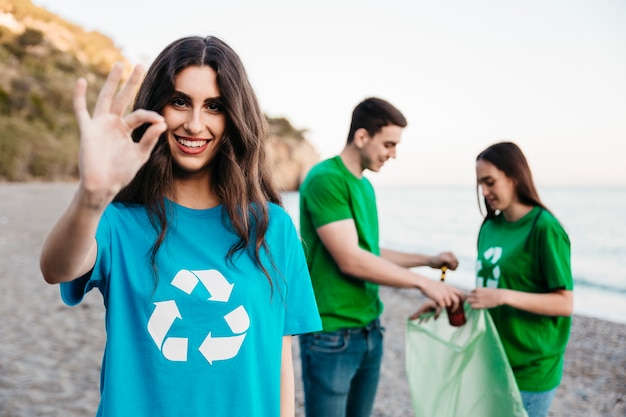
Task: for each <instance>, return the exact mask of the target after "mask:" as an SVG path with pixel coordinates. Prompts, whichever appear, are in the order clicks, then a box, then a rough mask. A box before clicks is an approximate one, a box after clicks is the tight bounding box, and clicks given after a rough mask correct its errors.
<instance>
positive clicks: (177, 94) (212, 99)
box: [172, 90, 222, 104]
mask: <svg viewBox="0 0 626 417" xmlns="http://www.w3.org/2000/svg"><path fill="white" fill-rule="evenodd" d="M172 97H181V98H184V99H185V100H188V101H192V99H191V97H190V96H189V95H188V94H186V93H183V92H182V91H178V90H174V92H173V93H172ZM216 101H219V102H221V101H222V96H216V97H208V98H206V99H205V100H204V104H206V103H212V102H216Z"/></svg>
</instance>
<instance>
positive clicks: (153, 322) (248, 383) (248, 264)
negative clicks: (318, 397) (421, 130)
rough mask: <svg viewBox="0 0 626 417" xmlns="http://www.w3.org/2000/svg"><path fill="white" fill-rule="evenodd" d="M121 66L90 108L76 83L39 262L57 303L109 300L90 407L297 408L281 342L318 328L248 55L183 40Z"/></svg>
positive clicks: (129, 411) (263, 415) (167, 412)
mask: <svg viewBox="0 0 626 417" xmlns="http://www.w3.org/2000/svg"><path fill="white" fill-rule="evenodd" d="M121 76H122V67H121V65H116V66H115V67H114V68H113V70H112V71H111V73H110V74H109V77H108V79H107V81H106V83H105V85H104V87H103V88H102V90H101V91H100V94H99V96H98V100H97V103H96V106H95V110H94V112H93V115H90V114H89V112H88V111H87V106H86V100H85V93H86V89H87V84H86V81H85V80H84V79H81V80H80V81H79V82H78V84H77V88H76V93H75V96H74V104H75V111H76V115H77V118H78V121H79V127H80V131H81V143H80V146H81V152H80V167H81V171H80V177H81V181H80V183H79V186H78V189H77V191H76V193H75V196H74V199H73V200H72V202H71V203H70V205H69V207H68V208H67V210H66V212H65V214H64V215H63V216H62V217H61V218H60V219H59V221H58V222H57V223H56V224H55V226H54V227H53V228H52V231H51V232H50V234H49V235H48V237H47V239H46V241H45V243H44V246H43V250H42V252H41V259H40V264H41V271H42V273H43V275H44V278H45V280H46V281H47V282H49V283H53V284H54V283H61V296H62V298H63V300H64V301H65V302H66V303H67V304H69V305H74V304H77V303H79V302H81V301H82V299H83V296H84V294H85V293H87V292H88V291H90V290H91V289H92V288H93V287H98V289H99V290H100V292H101V293H102V295H103V297H104V304H105V306H106V322H107V338H106V347H105V353H104V361H103V363H106V366H103V367H102V370H101V372H102V376H101V384H102V387H101V392H102V395H101V401H100V407H99V410H98V416H103V417H104V416H119V415H133V416H138V417H141V416H151V417H152V416H172V415H224V416H225V415H245V416H258V417H269V416H272V417H275V416H277V415H281V416H293V414H294V408H295V404H294V375H293V364H292V357H291V336H292V335H293V334H299V333H303V332H309V331H316V330H319V328H320V327H321V323H320V318H319V314H318V312H317V307H316V305H315V299H314V296H313V290H312V288H311V282H310V278H309V274H308V270H307V268H306V262H305V258H304V253H303V250H302V246H301V245H300V242H299V239H298V236H297V233H296V229H295V227H294V225H293V223H292V221H291V218H290V216H289V214H287V212H286V211H285V210H284V209H283V208H282V206H281V199H280V194H279V193H278V192H277V190H275V188H274V186H273V184H272V181H271V177H270V176H269V171H268V169H267V167H266V161H265V143H266V141H267V139H268V137H267V136H268V135H267V128H266V126H265V118H264V116H263V114H262V113H261V111H260V109H259V105H258V103H257V99H256V96H255V94H254V92H253V90H252V88H251V87H250V83H249V81H248V78H247V74H246V72H245V70H244V67H243V64H242V63H241V61H240V59H239V57H238V55H237V54H236V53H235V52H234V51H233V50H232V49H231V48H230V47H229V46H228V45H226V44H225V43H224V42H223V41H221V40H220V39H217V38H214V37H207V38H202V37H186V38H181V39H179V40H177V41H174V42H172V43H171V44H170V45H169V46H167V47H166V48H165V49H164V50H163V52H161V54H160V55H159V56H158V57H157V59H156V60H155V62H154V63H153V64H152V66H151V67H150V68H149V70H148V72H147V74H146V77H145V79H144V81H143V82H142V83H141V85H139V83H140V78H141V71H140V69H138V68H135V70H134V71H133V73H132V75H131V77H130V79H129V81H128V83H127V84H126V85H125V86H124V87H123V88H122V89H121V90H120V91H119V92H116V90H117V87H118V84H119V81H120V78H121ZM138 85H139V90H138V93H137V98H136V100H135V104H134V109H133V112H131V113H130V114H129V115H126V116H124V114H125V109H126V107H127V105H128V103H129V101H130V99H131V98H132V94H133V92H134V91H136V87H137V86H138ZM295 305H297V306H298V308H294V306H295ZM259 352H261V353H262V355H259ZM241 369H245V370H246V372H243V373H242V372H241ZM232 375H238V377H237V378H233V377H232ZM207 387H218V388H216V389H210V390H207ZM242 399H243V400H242Z"/></svg>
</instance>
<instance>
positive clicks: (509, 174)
mask: <svg viewBox="0 0 626 417" xmlns="http://www.w3.org/2000/svg"><path fill="white" fill-rule="evenodd" d="M476 179H477V190H478V191H482V196H483V198H484V203H485V208H486V211H487V214H486V216H485V220H484V222H483V224H482V226H481V228H480V232H479V234H478V261H477V286H476V289H474V290H473V291H472V292H471V293H470V294H469V295H468V297H467V301H468V303H469V304H470V305H471V307H472V308H477V309H478V308H487V309H489V312H490V313H491V317H492V318H493V321H494V324H495V325H496V328H497V329H498V333H499V335H500V338H501V340H502V344H503V346H504V349H505V351H506V354H507V357H508V359H509V362H510V364H511V367H512V369H513V373H514V374H515V378H516V380H517V384H518V387H519V389H520V392H521V394H522V399H523V402H524V407H525V408H526V410H527V412H528V415H529V417H542V416H547V414H548V409H549V408H550V405H551V403H552V400H553V398H554V395H555V393H556V389H557V387H558V386H559V384H560V382H561V376H562V373H563V357H564V354H565V347H566V345H567V341H568V338H569V332H570V327H571V314H572V310H573V293H572V290H573V280H572V272H571V265H570V241H569V238H568V236H567V233H566V232H565V231H564V230H563V227H562V226H561V225H560V223H559V221H558V220H557V219H556V218H555V217H554V215H553V214H552V213H551V212H550V211H549V210H548V209H547V208H546V207H545V205H544V204H543V203H542V202H541V200H540V198H539V195H538V193H537V190H536V188H535V185H534V183H533V178H532V174H531V171H530V168H529V166H528V163H527V161H526V158H525V157H524V154H523V153H522V151H521V149H520V148H519V147H518V146H517V145H515V144H514V143H511V142H502V143H496V144H494V145H492V146H489V147H488V148H487V149H485V150H484V151H482V152H481V153H480V154H479V155H478V157H477V158H476Z"/></svg>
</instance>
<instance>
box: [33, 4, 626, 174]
mask: <svg viewBox="0 0 626 417" xmlns="http://www.w3.org/2000/svg"><path fill="white" fill-rule="evenodd" d="M33 2H34V3H35V4H37V5H39V6H43V7H45V8H47V9H48V10H50V11H52V12H54V13H56V14H58V15H59V16H61V17H62V18H65V19H66V20H69V21H70V22H72V23H75V24H78V25H80V26H82V27H84V28H85V29H87V30H96V31H99V32H101V33H103V34H105V35H107V36H109V37H111V38H112V39H113V41H114V42H115V44H116V45H117V46H118V47H120V48H121V49H122V52H123V53H124V54H125V55H126V56H127V57H128V58H129V59H130V60H131V62H133V63H142V64H149V63H150V62H151V61H152V60H153V59H154V57H155V56H156V55H157V54H158V52H159V51H160V50H162V49H163V48H164V47H165V46H166V45H167V44H168V43H170V42H171V41H173V40H175V39H177V38H179V37H182V36H187V35H202V36H204V35H215V36H218V37H220V38H222V39H223V40H225V41H226V42H227V43H229V44H230V45H231V46H232V47H233V48H234V49H235V50H236V51H237V52H238V53H239V55H240V56H241V58H242V60H243V61H244V64H245V65H246V68H247V70H248V73H249V76H250V78H251V80H252V83H253V86H254V88H255V90H256V92H257V95H258V96H259V100H260V102H261V106H262V108H263V110H264V111H265V112H266V113H267V114H268V115H269V116H271V117H282V116H284V117H287V118H288V119H289V120H290V121H291V123H292V124H293V125H294V127H296V128H298V129H306V130H307V131H308V132H307V134H306V136H307V138H308V139H309V140H310V141H311V143H312V144H313V145H314V146H315V147H316V149H317V150H318V152H319V153H320V154H321V156H322V157H329V156H332V155H335V154H337V153H339V152H340V151H341V149H342V148H343V145H344V143H345V139H346V135H347V131H348V127H349V121H350V116H351V112H352V109H353V108H354V106H355V105H356V104H357V103H358V102H359V101H361V100H362V99H364V98H366V97H368V96H378V97H382V98H385V99H387V100H389V101H391V102H392V103H394V104H395V105H396V106H397V107H398V108H399V109H400V110H402V111H403V113H404V114H405V116H406V117H407V119H408V120H409V127H408V128H407V129H406V130H405V133H404V135H403V140H402V143H401V144H400V147H399V151H398V158H397V160H395V161H390V162H389V163H388V164H387V165H386V166H385V167H384V168H383V170H382V171H381V173H380V174H376V175H372V176H370V177H371V178H373V179H374V181H375V182H376V183H401V184H402V183H417V184H423V183H426V184H462V185H465V184H474V182H475V171H474V161H475V157H476V154H477V153H478V152H480V151H481V150H482V149H484V148H485V147H486V146H488V145H490V144H491V143H494V142H497V141H500V140H512V141H514V142H516V143H518V144H519V145H520V146H521V147H522V149H523V150H524V151H525V153H526V156H527V158H528V160H529V163H530V165H531V168H533V171H534V176H535V180H536V182H537V183H538V184H539V185H540V186H541V185H561V184H565V185H621V186H626V168H624V160H625V159H626V1H624V0H554V1H551V0H525V1H513V0H473V1H464V0H450V1H445V0H441V1H435V0H431V1H421V0H386V1H370V0H342V1H330V0H316V1H310V2H300V1H296V0H291V1H277V0H272V1H265V2H253V1H238V0H229V1H220V2H214V1H207V0H203V1H199V0H178V1H162V0H150V1H147V0H134V1H129V0H125V1H122V0H107V1H94V2H91V1H84V0H33Z"/></svg>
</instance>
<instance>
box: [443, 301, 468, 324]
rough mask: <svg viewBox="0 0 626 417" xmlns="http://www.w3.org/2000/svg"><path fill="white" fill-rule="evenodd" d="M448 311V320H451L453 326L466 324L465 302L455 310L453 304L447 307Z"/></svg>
mask: <svg viewBox="0 0 626 417" xmlns="http://www.w3.org/2000/svg"><path fill="white" fill-rule="evenodd" d="M446 311H447V312H448V322H450V325H451V326H463V325H464V324H465V322H466V320H465V309H464V308H463V303H461V304H459V305H458V306H457V307H456V308H455V309H454V310H453V309H452V307H451V306H450V307H446Z"/></svg>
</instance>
